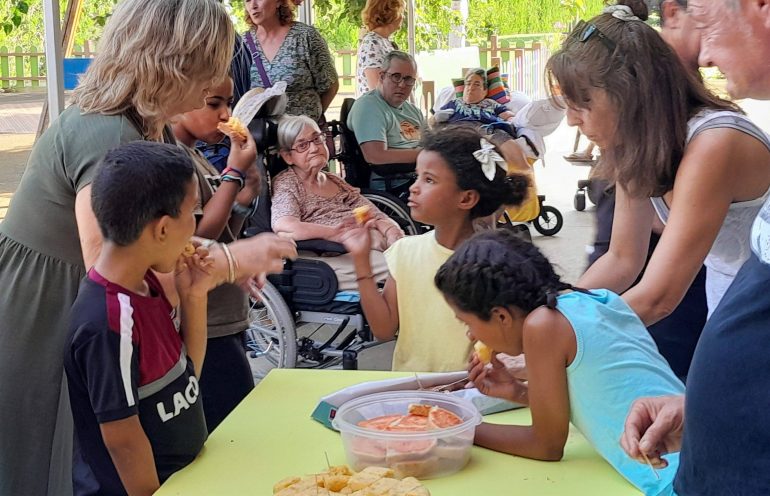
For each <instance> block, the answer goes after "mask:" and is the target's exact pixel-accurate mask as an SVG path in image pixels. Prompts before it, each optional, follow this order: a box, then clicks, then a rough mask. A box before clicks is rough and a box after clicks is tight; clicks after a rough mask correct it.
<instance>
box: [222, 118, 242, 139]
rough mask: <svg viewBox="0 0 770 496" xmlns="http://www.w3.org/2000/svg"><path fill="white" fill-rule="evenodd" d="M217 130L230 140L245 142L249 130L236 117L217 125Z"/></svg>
mask: <svg viewBox="0 0 770 496" xmlns="http://www.w3.org/2000/svg"><path fill="white" fill-rule="evenodd" d="M217 129H219V130H220V131H222V132H223V133H225V134H226V135H227V136H228V137H229V138H230V139H231V140H236V141H240V142H241V143H245V142H246V138H247V136H248V133H249V130H248V129H247V128H246V126H244V125H243V123H242V122H241V121H240V119H238V118H237V117H230V119H229V120H228V121H227V122H220V123H219V124H217Z"/></svg>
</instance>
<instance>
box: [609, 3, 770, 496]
mask: <svg viewBox="0 0 770 496" xmlns="http://www.w3.org/2000/svg"><path fill="white" fill-rule="evenodd" d="M688 11H689V13H690V16H691V17H692V20H693V21H694V22H695V27H696V28H697V29H699V30H700V31H701V35H702V38H701V47H700V56H699V62H700V65H702V66H717V67H719V69H720V70H721V71H722V72H723V73H724V75H725V76H726V77H727V81H728V84H727V90H728V92H729V93H730V94H731V95H732V96H733V98H748V97H752V98H759V99H765V100H770V3H768V2H767V0H690V1H689V3H688ZM751 248H752V254H751V257H750V258H749V259H748V260H747V261H746V263H745V264H744V265H743V267H742V268H741V270H740V272H738V275H737V276H736V277H735V279H734V280H733V283H732V285H731V286H730V288H729V289H728V290H727V292H726V293H725V295H724V297H723V299H722V301H721V303H720V305H719V306H718V307H717V309H716V311H715V312H714V314H713V315H712V316H711V318H710V319H709V321H708V323H707V324H706V327H705V328H704V330H703V334H702V335H701V338H700V341H699V343H698V348H697V350H696V352H695V357H694V358H693V362H692V366H691V368H690V375H689V376H688V379H687V391H686V400H685V397H684V396H666V397H657V398H642V399H640V400H638V401H636V402H635V403H634V405H633V406H632V407H631V411H630V412H629V415H628V418H627V419H626V429H625V432H624V434H623V438H622V439H621V444H622V445H623V447H624V449H625V450H626V451H627V452H628V453H629V455H631V456H632V457H634V458H636V459H637V460H639V461H641V462H643V461H644V460H645V458H649V459H650V460H651V461H652V463H653V464H656V465H660V464H665V461H664V460H662V459H661V455H664V454H666V453H668V452H672V451H677V450H679V449H681V454H680V462H679V470H678V472H677V476H676V480H675V482H674V488H675V490H676V492H677V494H679V495H696V494H697V495H710V494H713V495H724V494H752V495H754V494H770V373H769V372H770V297H768V295H767V290H768V288H770V201H768V202H766V203H765V205H764V206H763V207H762V209H761V210H760V212H759V214H758V215H757V218H756V219H755V221H754V225H753V227H752V231H751Z"/></svg>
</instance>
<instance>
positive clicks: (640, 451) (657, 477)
mask: <svg viewBox="0 0 770 496" xmlns="http://www.w3.org/2000/svg"><path fill="white" fill-rule="evenodd" d="M639 453H641V454H642V458H644V461H645V462H647V465H649V466H650V470H652V473H653V475H655V478H656V479H658V480H660V475H658V471H657V470H655V467H653V466H652V462H651V461H650V459H649V458H647V453H645V452H644V451H642V450H639Z"/></svg>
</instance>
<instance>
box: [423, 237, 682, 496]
mask: <svg viewBox="0 0 770 496" xmlns="http://www.w3.org/2000/svg"><path fill="white" fill-rule="evenodd" d="M435 283H436V286H437V287H438V289H439V291H440V292H441V293H442V294H443V296H444V298H445V299H446V301H447V303H448V304H449V307H450V308H451V309H452V311H453V312H454V314H455V316H456V317H457V319H458V320H459V321H460V322H462V323H463V324H465V328H466V332H465V333H466V334H467V336H468V339H469V340H470V341H476V340H481V341H482V342H484V343H485V344H486V345H487V347H489V348H491V349H492V350H494V351H492V353H491V364H485V363H483V362H482V361H481V359H480V357H479V356H474V357H473V359H472V360H471V362H470V364H469V365H468V370H469V372H470V378H471V380H472V381H473V384H474V385H475V386H476V387H478V389H479V391H481V392H482V393H484V394H487V395H489V396H496V397H499V398H503V399H507V400H509V401H514V402H517V403H523V404H527V405H529V407H530V409H531V410H532V425H529V426H518V425H499V424H486V423H484V424H481V425H480V426H478V427H477V428H476V437H475V440H474V442H475V443H476V444H478V445H480V446H484V447H485V448H489V449H493V450H495V451H501V452H504V453H510V454H512V455H517V456H521V457H526V458H533V459H536V460H552V461H556V460H561V458H562V455H563V452H564V445H565V444H566V442H567V436H568V434H569V430H570V422H571V423H572V424H573V425H574V426H575V427H577V428H578V429H579V430H580V431H581V432H582V433H583V435H584V436H585V437H586V438H587V439H588V441H589V442H590V443H591V444H592V445H593V447H594V448H595V449H596V451H598V452H599V454H600V455H601V456H602V457H603V458H604V459H605V460H607V462H609V463H610V465H612V466H613V467H614V468H615V470H617V471H618V472H619V473H620V474H621V475H622V476H623V477H625V478H626V479H627V480H628V481H629V482H631V483H632V484H633V485H635V486H636V487H637V488H639V489H640V490H641V491H642V492H644V494H647V495H658V496H660V495H667V494H672V488H671V483H672V481H673V478H674V474H675V473H676V466H677V463H678V455H672V456H670V457H669V458H668V462H669V466H668V467H667V468H665V469H663V470H660V471H658V473H657V474H655V473H653V472H652V471H651V470H650V468H649V467H646V466H644V465H641V464H639V463H636V462H635V461H634V460H632V459H631V458H630V457H628V456H627V455H626V454H625V453H624V452H623V450H622V448H621V447H620V444H619V443H618V440H619V439H620V436H621V434H622V433H623V422H624V420H625V418H626V412H627V411H628V408H629V406H630V405H631V403H632V402H633V401H634V400H635V399H637V398H639V397H642V396H657V395H666V394H681V393H682V392H684V384H682V382H681V381H680V380H679V379H678V378H677V377H676V376H675V375H674V373H673V372H672V371H671V369H670V368H669V367H668V364H667V363H666V360H665V359H664V358H663V357H662V356H661V354H660V353H659V352H658V349H657V348H656V346H655V342H654V341H653V340H652V338H651V337H650V335H649V333H648V332H647V329H646V328H645V327H644V324H642V322H641V321H640V320H639V317H637V316H636V314H634V312H633V310H631V308H630V307H629V306H628V305H627V304H626V303H625V302H624V301H623V300H622V299H621V298H620V297H619V296H618V295H616V294H615V293H613V292H611V291H608V290H606V289H598V290H591V291H590V292H589V291H586V290H583V289H578V288H574V287H572V286H570V285H569V284H567V283H564V282H562V281H561V280H560V279H559V276H558V275H556V273H555V272H554V270H553V267H552V266H551V264H550V262H548V260H547V259H546V258H545V257H544V256H543V254H542V253H540V251H539V250H538V249H537V248H536V247H535V246H534V245H533V244H531V243H528V242H526V241H522V240H520V239H519V238H517V237H516V235H515V234H514V233H512V232H510V231H508V230H503V229H501V230H498V231H485V232H482V233H480V234H477V235H476V236H474V237H473V238H471V239H470V240H468V241H466V242H465V243H463V244H462V245H461V246H460V247H459V248H458V249H457V251H455V253H454V254H453V255H452V256H451V257H449V259H448V260H447V261H446V262H444V264H443V265H442V266H441V267H440V268H439V270H438V272H437V273H436V277H435ZM497 352H502V353H507V354H509V355H519V354H521V353H524V354H525V356H526V357H527V380H528V384H525V383H523V382H522V381H521V380H520V379H518V378H516V377H514V376H513V375H511V373H510V372H509V371H507V370H506V368H505V367H504V366H503V364H502V363H501V362H500V361H499V360H498V359H497V357H496V353H497Z"/></svg>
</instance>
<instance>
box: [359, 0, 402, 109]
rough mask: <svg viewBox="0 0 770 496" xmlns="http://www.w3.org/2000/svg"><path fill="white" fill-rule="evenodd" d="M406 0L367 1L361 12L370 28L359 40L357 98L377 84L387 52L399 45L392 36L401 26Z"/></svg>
mask: <svg viewBox="0 0 770 496" xmlns="http://www.w3.org/2000/svg"><path fill="white" fill-rule="evenodd" d="M405 7H406V4H405V3H404V0H367V2H366V7H364V10H363V12H361V19H362V20H363V21H364V26H366V28H367V29H368V30H369V31H368V32H367V33H366V34H365V35H364V36H363V38H361V41H359V43H358V62H357V64H356V65H357V67H356V98H358V97H359V96H361V95H363V94H364V93H366V92H368V91H371V90H373V89H374V88H376V87H377V81H379V79H380V72H382V71H381V70H380V69H381V67H382V63H383V61H384V60H385V55H387V54H388V53H389V52H392V51H393V50H397V49H398V47H397V46H396V44H395V43H394V42H392V41H390V36H391V35H392V34H393V33H395V32H396V31H398V30H399V29H400V28H401V22H402V21H403V20H404V8H405Z"/></svg>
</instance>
